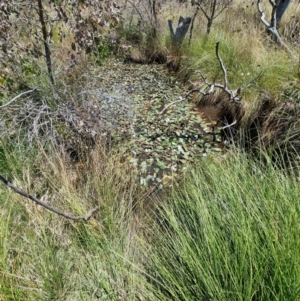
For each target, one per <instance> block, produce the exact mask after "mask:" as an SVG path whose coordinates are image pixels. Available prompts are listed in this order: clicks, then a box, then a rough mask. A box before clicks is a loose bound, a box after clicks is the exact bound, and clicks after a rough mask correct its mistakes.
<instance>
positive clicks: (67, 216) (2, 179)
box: [0, 175, 99, 221]
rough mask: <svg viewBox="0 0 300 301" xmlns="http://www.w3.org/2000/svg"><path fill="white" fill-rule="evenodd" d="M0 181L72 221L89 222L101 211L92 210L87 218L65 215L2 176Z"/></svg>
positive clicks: (96, 208)
mask: <svg viewBox="0 0 300 301" xmlns="http://www.w3.org/2000/svg"><path fill="white" fill-rule="evenodd" d="M0 181H2V182H3V183H4V184H5V185H7V186H8V187H9V188H11V189H12V190H13V191H15V192H16V193H18V194H19V195H21V196H23V197H25V198H27V199H30V200H31V201H33V202H35V203H36V204H38V205H40V206H42V207H44V208H46V209H47V210H49V211H52V212H54V213H56V214H58V215H61V216H63V217H65V218H68V219H71V220H85V221H88V220H89V219H90V218H91V217H92V215H93V214H94V213H95V212H96V211H98V210H99V206H97V207H95V208H93V209H91V210H90V211H89V212H88V213H87V214H86V215H85V216H73V215H70V214H67V213H64V212H62V211H59V210H58V209H56V208H54V207H52V206H50V205H48V204H47V203H45V202H43V201H41V200H39V199H37V198H36V197H34V196H32V195H30V194H28V193H26V192H24V191H23V190H21V189H19V188H18V187H16V186H14V185H13V184H12V183H10V182H9V181H8V180H7V179H5V178H4V177H3V176H1V175H0Z"/></svg>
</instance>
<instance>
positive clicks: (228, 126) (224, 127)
mask: <svg viewBox="0 0 300 301" xmlns="http://www.w3.org/2000/svg"><path fill="white" fill-rule="evenodd" d="M235 124H236V120H235V121H234V122H233V123H231V124H228V125H225V126H223V127H222V128H221V130H225V129H227V128H230V127H231V126H233V125H235Z"/></svg>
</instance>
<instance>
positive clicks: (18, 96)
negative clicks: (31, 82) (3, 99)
mask: <svg viewBox="0 0 300 301" xmlns="http://www.w3.org/2000/svg"><path fill="white" fill-rule="evenodd" d="M36 89H37V88H34V89H32V90H29V91H25V92H23V93H21V94H19V95H17V96H15V97H14V98H13V99H12V100H10V101H9V102H8V103H6V104H4V105H3V106H0V109H2V108H5V107H7V106H9V105H10V104H11V103H12V102H14V101H15V100H17V99H18V98H20V97H21V96H23V95H25V94H28V93H31V92H33V91H35V90H36Z"/></svg>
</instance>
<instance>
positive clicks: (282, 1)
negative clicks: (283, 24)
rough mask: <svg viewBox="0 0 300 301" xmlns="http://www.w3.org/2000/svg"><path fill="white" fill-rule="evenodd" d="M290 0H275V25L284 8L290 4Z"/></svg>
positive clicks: (278, 21)
mask: <svg viewBox="0 0 300 301" xmlns="http://www.w3.org/2000/svg"><path fill="white" fill-rule="evenodd" d="M290 3H291V0H277V1H276V5H277V11H276V23H277V25H278V24H279V23H280V21H281V18H282V16H283V14H284V13H285V10H286V9H287V7H288V6H289V5H290Z"/></svg>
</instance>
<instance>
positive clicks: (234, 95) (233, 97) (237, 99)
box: [159, 42, 262, 114]
mask: <svg viewBox="0 0 300 301" xmlns="http://www.w3.org/2000/svg"><path fill="white" fill-rule="evenodd" d="M216 56H217V59H218V61H219V63H220V66H221V69H222V71H223V78H224V84H223V85H222V84H219V83H209V82H208V81H207V79H206V77H205V76H204V75H203V74H202V72H201V71H200V70H198V71H196V72H197V73H199V74H200V76H201V78H202V81H203V83H204V84H205V86H206V87H209V88H208V89H206V90H202V88H197V89H192V90H190V91H189V92H188V93H187V94H186V95H185V97H184V98H182V97H181V98H180V99H179V100H176V101H173V102H171V103H169V104H168V105H167V106H165V107H164V108H163V109H162V110H161V111H160V113H159V114H163V113H164V112H165V111H166V110H167V109H168V108H169V107H171V106H173V105H174V104H176V103H179V102H181V101H184V100H186V99H187V98H188V97H189V96H190V95H191V94H192V93H195V92H198V93H200V94H202V95H203V96H206V95H209V94H211V93H213V92H214V91H215V88H218V89H220V90H222V91H224V92H225V93H226V94H227V95H228V96H229V100H230V101H231V102H234V103H237V104H240V103H241V93H242V91H243V90H244V89H246V88H248V87H249V86H251V85H252V83H253V82H255V80H256V79H258V78H259V77H260V76H261V75H262V72H261V73H260V74H259V75H258V76H256V77H255V78H254V79H252V80H251V81H250V82H249V83H247V84H246V85H244V86H243V87H240V88H238V89H236V90H230V89H229V88H228V78H227V70H226V67H225V65H224V63H223V60H222V58H221V56H220V54H219V42H217V43H216Z"/></svg>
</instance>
